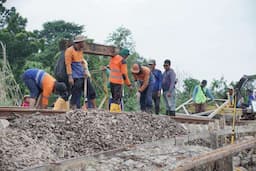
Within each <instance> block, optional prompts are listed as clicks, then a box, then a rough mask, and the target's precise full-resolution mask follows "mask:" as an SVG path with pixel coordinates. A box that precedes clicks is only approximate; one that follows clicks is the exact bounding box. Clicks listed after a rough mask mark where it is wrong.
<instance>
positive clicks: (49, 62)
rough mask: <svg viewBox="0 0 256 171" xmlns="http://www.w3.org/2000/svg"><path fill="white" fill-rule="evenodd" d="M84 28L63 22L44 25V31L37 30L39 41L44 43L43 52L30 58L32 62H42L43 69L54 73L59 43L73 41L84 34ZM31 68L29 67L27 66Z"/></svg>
mask: <svg viewBox="0 0 256 171" xmlns="http://www.w3.org/2000/svg"><path fill="white" fill-rule="evenodd" d="M83 29H84V26H81V25H77V24H74V23H69V22H65V21H63V20H58V21H53V22H46V23H44V24H43V29H42V30H39V31H38V30H35V31H34V33H35V34H36V35H37V38H38V40H41V42H42V46H41V47H42V48H41V52H39V53H37V54H36V55H32V56H31V57H30V61H34V62H38V61H40V62H41V63H42V64H41V65H40V66H42V67H43V68H49V72H50V73H52V72H53V69H54V66H55V61H56V60H57V59H54V57H55V56H56V54H57V53H58V51H59V47H58V44H59V41H60V40H61V39H70V40H72V39H73V37H75V35H78V34H81V33H83ZM25 66H29V65H25Z"/></svg>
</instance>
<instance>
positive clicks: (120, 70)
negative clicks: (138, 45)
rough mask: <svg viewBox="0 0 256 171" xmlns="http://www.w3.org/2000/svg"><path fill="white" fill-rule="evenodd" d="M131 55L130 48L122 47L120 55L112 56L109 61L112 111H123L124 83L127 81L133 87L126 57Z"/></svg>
mask: <svg viewBox="0 0 256 171" xmlns="http://www.w3.org/2000/svg"><path fill="white" fill-rule="evenodd" d="M129 55H130V52H129V50H128V49H122V50H121V51H120V52H119V54H118V55H115V56H113V57H111V59H110V62H109V68H110V75H109V82H110V90H111V94H112V103H111V104H110V112H121V106H120V103H121V99H122V85H123V84H124V83H125V84H126V85H127V86H128V87H129V88H131V82H130V80H129V77H128V71H127V64H126V58H127V57H128V56H129Z"/></svg>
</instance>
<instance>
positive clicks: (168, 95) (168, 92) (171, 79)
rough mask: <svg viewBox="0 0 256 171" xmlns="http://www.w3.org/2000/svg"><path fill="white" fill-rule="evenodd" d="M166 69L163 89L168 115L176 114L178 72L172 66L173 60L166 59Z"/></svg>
mask: <svg viewBox="0 0 256 171" xmlns="http://www.w3.org/2000/svg"><path fill="white" fill-rule="evenodd" d="M164 69H165V71H164V73H163V80H162V89H163V96H164V101H165V107H166V115H171V116H175V107H176V100H175V96H176V91H175V84H176V74H175V72H174V70H173V69H172V68H171V61H170V60H169V59H166V60H165V61H164Z"/></svg>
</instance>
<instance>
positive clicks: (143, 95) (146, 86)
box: [131, 63, 154, 113]
mask: <svg viewBox="0 0 256 171" xmlns="http://www.w3.org/2000/svg"><path fill="white" fill-rule="evenodd" d="M131 72H132V75H133V77H134V80H135V81H139V83H140V87H139V88H138V93H140V109H141V111H144V112H147V113H152V107H153V104H152V91H153V85H154V78H153V75H152V73H151V71H150V69H149V68H148V67H146V66H141V65H140V64H138V63H135V64H133V66H132V68H131Z"/></svg>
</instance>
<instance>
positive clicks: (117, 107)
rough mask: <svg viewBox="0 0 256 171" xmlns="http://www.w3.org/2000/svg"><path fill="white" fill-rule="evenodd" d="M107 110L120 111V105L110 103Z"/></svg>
mask: <svg viewBox="0 0 256 171" xmlns="http://www.w3.org/2000/svg"><path fill="white" fill-rule="evenodd" d="M109 111H110V112H113V113H118V112H121V107H120V105H119V104H116V103H111V105H110V110H109Z"/></svg>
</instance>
